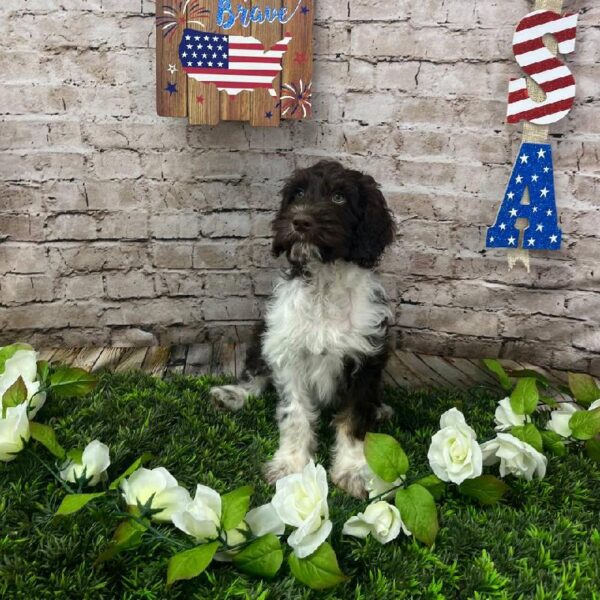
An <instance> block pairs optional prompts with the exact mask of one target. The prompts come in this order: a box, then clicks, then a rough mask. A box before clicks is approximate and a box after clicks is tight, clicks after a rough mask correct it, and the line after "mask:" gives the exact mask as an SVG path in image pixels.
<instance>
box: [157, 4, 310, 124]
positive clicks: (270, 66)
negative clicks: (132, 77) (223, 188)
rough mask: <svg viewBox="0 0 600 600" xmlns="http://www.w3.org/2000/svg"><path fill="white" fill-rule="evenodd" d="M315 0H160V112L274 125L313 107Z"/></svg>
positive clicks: (204, 119)
mask: <svg viewBox="0 0 600 600" xmlns="http://www.w3.org/2000/svg"><path fill="white" fill-rule="evenodd" d="M312 32H313V0H157V3H156V99H157V110H158V114H159V115H161V116H167V117H186V116H187V118H188V120H189V122H190V124H192V125H216V124H217V123H219V122H220V121H247V122H249V123H250V124H251V125H256V126H269V127H274V126H277V125H279V123H280V121H281V119H304V118H306V117H309V116H310V115H311V112H312Z"/></svg>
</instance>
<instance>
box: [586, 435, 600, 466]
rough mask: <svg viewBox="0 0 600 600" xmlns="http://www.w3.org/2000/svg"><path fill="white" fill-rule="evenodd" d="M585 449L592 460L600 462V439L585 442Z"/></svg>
mask: <svg viewBox="0 0 600 600" xmlns="http://www.w3.org/2000/svg"><path fill="white" fill-rule="evenodd" d="M585 451H586V453H587V455H588V456H589V457H590V458H591V459H592V460H595V461H596V462H597V463H600V440H588V441H587V442H586V443H585Z"/></svg>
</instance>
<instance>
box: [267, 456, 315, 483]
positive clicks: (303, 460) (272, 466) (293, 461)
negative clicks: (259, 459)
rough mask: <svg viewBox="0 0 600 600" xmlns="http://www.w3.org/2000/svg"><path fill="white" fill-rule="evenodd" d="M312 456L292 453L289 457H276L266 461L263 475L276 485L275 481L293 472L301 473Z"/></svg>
mask: <svg viewBox="0 0 600 600" xmlns="http://www.w3.org/2000/svg"><path fill="white" fill-rule="evenodd" d="M309 460H310V458H307V457H305V456H300V455H290V456H287V457H285V458H284V457H278V456H277V455H275V457H274V458H273V459H272V460H270V461H268V462H266V463H265V464H264V466H263V475H264V477H265V480H266V481H267V483H270V484H271V485H275V482H276V481H278V480H279V479H281V478H282V477H285V476H286V475H291V474H292V473H300V472H301V471H302V469H303V468H304V467H305V465H306V464H307V463H308V461H309Z"/></svg>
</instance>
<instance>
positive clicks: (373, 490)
mask: <svg viewBox="0 0 600 600" xmlns="http://www.w3.org/2000/svg"><path fill="white" fill-rule="evenodd" d="M362 476H363V478H364V480H365V487H366V489H367V492H369V498H375V497H380V498H381V499H382V500H386V499H387V498H389V497H390V496H392V494H393V493H394V492H395V491H396V489H397V488H398V486H400V485H401V484H402V483H403V482H404V480H405V477H404V476H400V477H398V479H396V480H395V481H392V482H391V483H390V482H388V481H385V479H381V477H379V475H377V474H375V473H374V472H373V470H372V469H371V467H369V465H365V466H364V467H363V469H362ZM386 492H389V494H386Z"/></svg>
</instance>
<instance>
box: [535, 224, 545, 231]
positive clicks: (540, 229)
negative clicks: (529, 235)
mask: <svg viewBox="0 0 600 600" xmlns="http://www.w3.org/2000/svg"><path fill="white" fill-rule="evenodd" d="M535 230H536V231H544V226H543V225H542V224H541V223H540V224H539V225H538V226H537V227H536V228H535Z"/></svg>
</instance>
